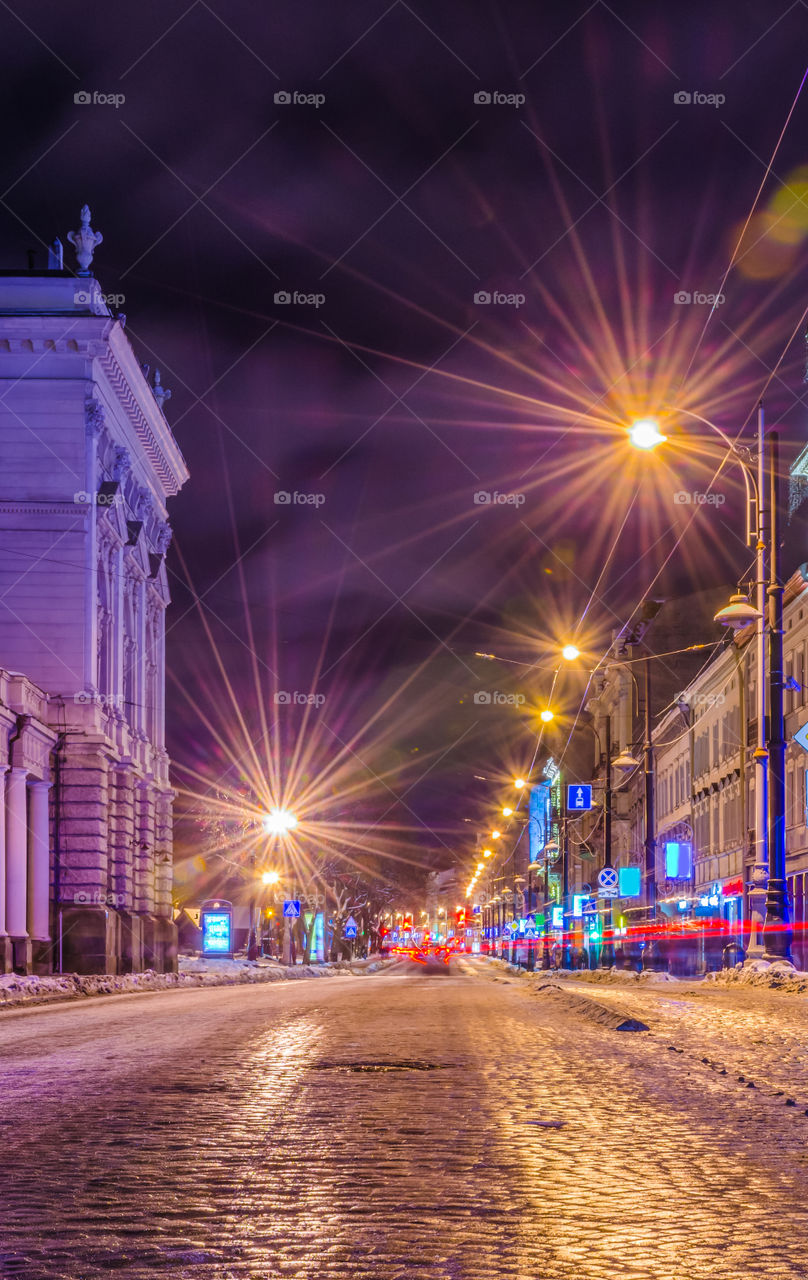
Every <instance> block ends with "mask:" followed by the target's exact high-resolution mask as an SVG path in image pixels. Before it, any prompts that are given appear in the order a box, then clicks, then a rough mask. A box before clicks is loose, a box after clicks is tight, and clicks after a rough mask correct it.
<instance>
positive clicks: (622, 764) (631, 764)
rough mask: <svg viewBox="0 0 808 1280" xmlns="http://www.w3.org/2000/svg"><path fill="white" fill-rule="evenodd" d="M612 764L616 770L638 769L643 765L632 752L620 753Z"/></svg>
mask: <svg viewBox="0 0 808 1280" xmlns="http://www.w3.org/2000/svg"><path fill="white" fill-rule="evenodd" d="M612 764H613V765H614V767H615V769H636V768H638V766H639V765H640V764H641V761H640V760H638V759H637V757H636V756H633V755H632V754H631V752H630V751H628V750H625V751H621V752H620V755H619V756H617V757H616V759H614V760H613V761H612Z"/></svg>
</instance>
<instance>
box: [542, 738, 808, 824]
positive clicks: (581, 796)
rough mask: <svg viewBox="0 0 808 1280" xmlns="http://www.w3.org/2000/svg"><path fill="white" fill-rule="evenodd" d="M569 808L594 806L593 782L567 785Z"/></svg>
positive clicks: (583, 808)
mask: <svg viewBox="0 0 808 1280" xmlns="http://www.w3.org/2000/svg"><path fill="white" fill-rule="evenodd" d="M806 749H807V750H808V748H806ZM567 808H568V809H578V810H580V811H584V810H586V809H591V808H592V784H591V782H586V783H584V782H576V783H574V784H573V785H572V786H568V787H567Z"/></svg>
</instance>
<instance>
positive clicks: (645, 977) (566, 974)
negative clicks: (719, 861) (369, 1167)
mask: <svg viewBox="0 0 808 1280" xmlns="http://www.w3.org/2000/svg"><path fill="white" fill-rule="evenodd" d="M470 958H473V959H474V960H481V961H484V962H485V963H486V964H489V965H491V966H492V967H495V968H499V969H502V970H504V971H505V972H507V973H511V974H514V975H515V976H517V977H530V976H531V974H530V973H528V972H527V970H525V969H521V968H519V966H518V965H513V964H509V963H508V961H507V960H499V959H496V958H495V957H493V956H474V957H470ZM537 975H544V976H545V977H546V976H548V975H550V976H552V977H553V978H560V979H562V980H566V981H570V982H593V983H597V984H601V983H607V984H613V983H617V984H619V985H623V986H637V985H640V986H645V985H651V986H656V985H658V984H659V985H665V984H668V983H673V984H675V985H678V986H691V987H692V986H693V985H694V984H696V983H700V982H702V981H703V982H709V983H717V984H718V985H719V986H736V985H737V984H738V983H740V984H742V985H744V986H751V987H768V988H770V989H771V990H773V991H784V992H786V993H789V994H793V995H808V974H806V973H803V972H802V971H801V970H799V969H795V968H794V966H793V965H791V964H788V963H787V962H784V961H781V960H772V961H769V960H747V962H746V963H745V964H738V965H735V966H734V967H733V968H730V969H719V970H718V971H717V972H715V973H707V974H705V975H704V977H703V978H701V977H687V978H675V977H673V975H672V974H670V973H664V972H661V973H655V972H654V971H653V970H650V969H649V970H647V971H645V970H644V971H643V972H642V973H637V972H636V971H635V970H633V969H616V968H611V969H574V970H566V969H539V968H537V969H535V970H534V971H533V976H537Z"/></svg>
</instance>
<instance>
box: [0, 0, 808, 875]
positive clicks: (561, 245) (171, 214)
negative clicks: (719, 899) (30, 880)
mask: <svg viewBox="0 0 808 1280" xmlns="http://www.w3.org/2000/svg"><path fill="white" fill-rule="evenodd" d="M0 26H1V27H2V41H3V48H4V52H5V59H4V62H5V69H6V73H5V77H4V84H3V89H2V92H3V95H4V99H5V100H4V104H3V105H4V110H3V118H4V121H5V130H4V144H5V145H4V165H3V168H4V174H3V181H2V201H1V202H0V219H1V220H2V225H1V226H0V244H1V245H2V265H3V266H5V267H7V268H9V267H13V266H15V265H19V266H20V267H21V268H24V266H25V263H26V252H27V251H28V250H29V249H35V250H36V251H37V255H38V261H37V265H38V266H42V267H44V265H45V248H44V246H45V245H46V244H47V243H48V242H49V241H50V240H52V238H53V237H54V236H55V235H59V236H60V238H61V239H62V240H63V242H65V245H66V262H68V263H71V264H72V252H68V250H69V246H68V245H67V243H66V233H67V232H68V231H69V230H71V229H73V228H75V227H76V226H77V225H78V213H79V209H80V207H81V206H82V204H83V203H85V202H87V203H88V204H89V205H90V207H91V209H92V215H93V225H94V227H96V228H97V229H99V230H100V231H101V232H102V233H103V235H104V243H103V245H102V246H101V248H100V249H99V250H98V252H97V254H96V259H95V264H94V265H95V267H96V269H97V275H98V279H99V280H100V282H101V285H102V288H103V289H104V290H105V291H106V292H109V293H118V294H123V295H124V297H125V301H124V303H123V304H122V305H121V307H120V310H122V311H125V312H126V314H127V332H128V334H129V336H130V338H131V340H132V342H133V344H134V346H135V349H136V351H137V352H138V355H139V358H140V359H141V360H142V361H144V362H147V363H149V364H150V365H151V366H152V367H154V366H155V365H157V366H159V368H160V369H161V372H162V377H163V382H164V384H165V385H167V386H169V387H170V388H171V389H172V398H171V400H170V401H169V402H168V403H167V405H166V413H167V417H168V419H169V421H170V422H171V424H172V426H173V428H174V430H175V432H176V436H177V439H178V441H179V443H180V446H181V448H182V450H183V453H184V455H185V457H186V459H187V461H188V464H189V467H190V471H191V480H190V482H189V483H188V485H187V486H186V488H185V489H184V490H183V492H182V493H181V494H180V495H179V497H178V498H176V499H175V500H174V501H173V503H172V505H171V509H170V515H171V519H172V522H173V525H174V529H175V542H174V546H173V548H172V551H171V553H170V557H169V571H170V577H171V584H172V593H173V597H174V604H173V606H172V612H171V614H170V616H169V640H168V661H169V666H170V672H171V677H170V681H169V739H170V749H171V754H172V756H173V758H174V759H175V761H176V762H177V765H178V767H179V768H178V772H177V775H176V776H177V784H178V786H180V787H189V788H190V789H192V790H195V791H197V792H199V793H200V794H206V793H208V792H210V793H215V792H216V791H217V790H221V789H222V788H224V789H225V790H227V789H229V788H232V787H234V786H237V785H239V776H240V771H239V757H240V753H239V742H242V743H243V744H244V746H245V750H246V749H247V746H248V744H249V740H250V738H251V737H252V736H255V737H260V736H261V735H262V734H265V732H266V729H267V725H266V724H265V723H264V722H262V718H261V709H262V705H263V707H265V708H268V709H269V712H268V714H269V718H270V721H271V723H270V725H269V734H270V738H271V739H272V741H273V743H274V746H273V750H274V751H276V752H277V753H278V759H279V760H281V762H283V761H286V760H290V759H292V758H293V757H294V753H295V750H296V749H297V751H298V755H300V752H301V751H302V752H303V754H304V756H305V757H306V759H305V767H304V768H303V772H302V774H301V776H304V777H305V780H306V783H307V785H308V784H309V783H311V784H312V785H314V786H315V787H316V780H317V777H318V775H319V774H320V772H321V771H323V770H324V769H326V767H327V764H328V761H329V759H330V760H333V758H334V756H335V754H336V753H337V752H339V751H341V752H342V753H343V757H342V758H343V760H344V767H343V768H342V771H341V773H340V775H339V777H338V778H337V779H336V781H334V782H333V785H332V783H331V782H329V783H328V786H327V788H326V790H327V791H328V796H327V798H326V796H325V795H324V796H323V798H322V806H323V813H324V815H327V816H328V817H329V819H334V820H336V821H339V820H343V819H350V820H351V821H357V822H361V823H366V824H367V827H368V829H370V831H371V835H370V836H369V837H368V838H367V840H365V841H364V842H363V844H362V848H363V849H364V850H365V851H367V850H368V849H370V850H371V851H372V849H373V848H374V847H375V845H374V841H375V839H376V837H377V836H378V837H379V844H378V849H379V852H380V853H381V854H382V855H383V857H384V858H388V857H390V856H391V855H396V856H398V857H400V858H403V859H404V860H405V861H404V862H402V863H394V862H392V861H391V862H390V863H389V867H390V870H391V874H396V875H398V874H402V875H407V874H410V872H408V871H407V867H408V865H410V866H427V865H431V866H449V865H452V863H453V862H454V861H455V859H456V858H457V857H462V856H464V855H465V854H466V853H467V852H468V849H469V848H470V843H469V841H470V836H471V838H472V840H473V832H474V831H475V830H476V829H478V828H479V827H480V824H482V822H483V821H484V820H485V821H487V820H488V819H487V818H486V817H485V815H486V814H489V815H490V813H491V811H492V810H491V806H492V805H493V804H494V803H495V801H497V800H498V799H499V797H500V791H499V790H498V789H497V786H496V785H495V784H496V780H502V781H503V782H504V780H505V779H506V778H508V777H509V776H510V775H511V774H512V771H513V770H514V769H515V768H517V767H522V768H524V767H527V765H528V764H529V762H530V759H531V757H532V754H533V750H534V747H535V744H536V733H537V728H538V721H537V712H538V710H539V709H540V708H541V707H542V706H544V705H546V701H547V699H549V697H550V691H551V686H552V680H553V667H554V666H555V665H556V661H557V659H556V652H557V646H558V645H559V643H561V642H563V641H564V640H565V639H566V638H567V637H568V636H569V635H570V634H571V633H572V632H576V628H578V630H577V632H576V634H577V635H578V638H579V643H580V646H581V648H583V649H585V651H586V653H587V655H591V657H592V659H593V661H592V662H590V663H589V665H590V666H591V665H593V664H594V662H595V661H597V659H598V658H599V657H600V656H601V654H602V653H603V650H604V647H605V645H606V644H608V641H609V639H610V636H611V632H612V629H613V628H616V627H620V626H622V625H623V623H625V622H626V621H627V620H628V619H629V618H630V617H631V615H632V612H633V611H634V610H635V609H636V607H637V605H638V604H639V602H640V601H641V600H642V599H643V597H644V596H645V595H646V594H648V593H649V592H650V593H651V594H657V595H661V596H666V597H668V598H671V599H675V598H676V597H678V596H681V595H687V594H690V593H692V592H694V591H697V590H699V589H701V588H705V587H713V586H716V585H717V584H723V583H726V584H731V583H732V582H733V581H736V580H737V579H738V578H739V577H742V576H743V575H744V573H745V572H746V571H747V567H748V563H749V553H748V552H747V550H746V549H745V547H744V545H743V541H742V539H741V538H739V537H738V534H739V531H740V530H741V524H742V518H743V516H742V507H741V503H740V500H739V493H738V489H737V484H736V479H735V478H733V477H731V476H730V474H729V471H725V472H724V473H722V475H721V477H720V478H719V480H718V481H717V488H716V492H720V493H721V494H722V495H724V496H725V497H726V502H725V503H724V504H723V505H720V506H719V505H716V504H705V505H704V506H703V508H701V509H699V510H695V508H694V507H693V505H692V504H691V505H688V504H683V503H681V502H679V501H677V500H676V495H677V494H680V493H682V492H684V493H691V492H693V491H703V490H706V489H707V487H708V485H709V482H710V479H711V477H712V476H713V474H714V471H715V467H716V464H717V461H718V458H719V456H720V455H719V454H718V453H717V452H716V450H715V447H714V441H713V440H712V439H710V438H709V437H710V433H709V431H707V430H703V431H702V430H700V428H699V424H698V422H697V421H696V420H695V419H693V418H687V417H686V416H682V415H681V414H680V415H678V416H677V414H676V413H675V412H674V411H673V410H672V409H671V406H672V405H673V406H679V407H680V408H686V409H687V410H689V411H690V412H692V413H698V414H701V415H703V416H704V417H706V418H708V419H711V420H714V421H715V422H717V423H718V424H719V425H721V426H722V427H723V428H724V429H725V430H727V431H729V432H730V433H731V434H732V435H736V434H737V433H738V432H742V431H745V433H746V435H747V436H748V435H749V433H750V431H751V427H752V422H753V417H754V412H755V406H756V403H757V400H758V398H759V396H760V395H761V394H762V393H764V391H765V397H766V406H767V416H768V421H769V422H770V424H772V425H775V424H779V426H780V428H781V430H782V435H783V440H784V446H783V452H784V455H785V458H786V461H790V460H791V459H792V458H793V457H794V455H795V453H796V452H797V451H798V449H799V448H801V447H802V443H803V441H804V439H805V435H806V431H805V427H806V412H805V405H804V395H805V387H804V385H803V372H804V338H803V333H804V329H805V324H804V322H803V321H802V312H803V309H804V307H805V306H806V304H808V293H807V292H806V289H805V281H806V270H805V254H804V248H805V237H806V235H807V234H808V167H804V166H808V143H806V141H805V140H806V138H807V137H808V96H807V95H808V91H806V90H803V95H802V96H801V97H799V98H797V95H798V90H799V88H800V82H801V80H802V76H803V73H804V71H805V67H804V60H805V39H804V36H805V31H806V11H805V8H804V6H802V5H796V6H794V7H793V8H790V9H789V8H788V5H787V4H786V3H785V0H783V5H782V15H781V14H780V10H779V6H778V7H777V10H775V9H774V8H773V7H772V6H761V5H755V4H751V3H746V4H740V3H732V4H730V3H722V4H712V5H709V6H705V5H704V4H692V3H691V4H680V5H676V6H671V5H667V4H661V3H656V4H654V3H642V4H633V3H632V4H625V3H621V4H614V5H607V4H605V3H602V2H600V0H596V2H595V3H594V4H591V5H588V4H587V3H586V2H585V0H584V2H583V3H581V4H580V5H555V6H547V5H536V4H528V3H517V2H515V0H514V2H510V3H500V4H468V3H464V4H461V3H457V2H455V0H444V3H441V4H440V5H428V6H427V5H424V4H423V3H416V2H415V0H413V3H408V2H405V0H394V2H393V3H392V4H388V3H387V0H378V2H375V3H369V2H365V0H362V2H361V3H357V2H354V3H351V4H349V5H333V4H325V3H321V2H320V0H317V2H316V3H311V2H306V0H303V2H302V3H298V4H294V5H292V4H289V3H279V4H275V5H261V6H257V5H254V4H248V3H246V0H230V3H229V4H227V5H224V4H222V3H221V0H215V2H214V0H211V2H210V3H208V2H207V0H194V2H193V3H190V4H187V3H186V2H185V0H176V2H175V0H163V2H162V3H160V4H155V3H140V4H138V5H121V4H118V5H113V6H106V5H83V6H75V5H64V4H56V3H53V2H52V0H41V2H40V3H38V4H36V5H35V6H30V5H28V6H24V5H22V4H21V3H20V0H15V3H13V4H6V3H0ZM80 93H84V94H89V95H93V94H96V95H123V97H124V99H125V100H124V101H122V102H119V103H118V105H114V104H112V103H110V102H101V101H96V102H90V103H86V102H83V101H81V100H80V101H78V102H76V101H74V95H76V94H80ZM279 94H280V95H282V97H281V100H280V101H279V100H278V95H279ZM295 95H297V99H296V98H295ZM313 95H316V100H314V101H312V100H311V99H312V96H313ZM676 95H689V96H690V101H688V102H684V101H676ZM284 96H285V97H286V99H291V100H283V99H284ZM700 97H701V99H704V100H700ZM722 98H723V99H724V100H723V101H721V100H720V99H722ZM795 98H797V102H796V106H795V108H794V111H793V115H792V116H791V119H790V121H789V123H788V127H787V129H786V131H785V134H784V137H783V139H782V141H781V142H780V145H779V147H778V139H779V137H780V134H781V131H782V130H783V127H784V125H785V124H786V121H787V118H788V116H789V112H790V110H791V108H792V104H793V103H794V101H795ZM488 99H490V100H488ZM775 151H776V154H775ZM773 155H775V159H774V163H773V164H772V166H771V170H770V172H768V174H767V165H768V164H769V161H770V160H771V158H772V156H773ZM764 178H765V179H766V180H765V183H764V185H763V188H762V190H760V188H761V184H762V183H763V182H764ZM803 197H805V202H803ZM750 214H751V215H752V216H751V218H750V220H749V223H748V226H747V229H746V233H745V235H744V236H743V239H742V240H741V242H740V246H739V237H740V236H741V231H742V228H743V227H744V224H745V222H746V220H747V218H749V215H750ZM731 263H732V269H731V270H730V272H729V274H728V275H726V278H725V273H726V272H727V269H728V267H729V266H730V264H731ZM680 291H684V292H685V293H688V294H690V295H691V298H692V299H694V298H695V299H696V300H695V301H691V302H690V303H680V302H677V301H676V300H675V299H676V295H677V293H679V292H680ZM719 292H723V295H724V300H723V301H722V302H721V303H720V304H719V305H716V306H714V307H713V306H711V304H710V303H709V302H705V301H699V300H698V298H700V297H702V296H708V295H714V294H717V293H719ZM279 293H281V294H290V295H293V300H292V301H290V302H286V303H284V302H283V301H280V300H278V301H276V294H279ZM480 294H483V295H490V296H491V297H498V298H499V299H500V300H499V301H491V302H490V303H489V302H480V301H479V300H478V301H475V295H477V296H478V298H479V295H480ZM295 295H297V296H296V298H295ZM643 412H653V413H657V414H659V415H660V417H661V419H663V420H664V421H665V422H666V423H667V428H666V429H668V430H669V434H671V435H672V436H673V437H675V438H674V439H673V440H672V449H671V452H670V453H669V454H668V458H667V461H658V460H657V459H656V458H654V459H653V460H649V459H643V458H641V457H639V456H638V455H637V454H636V453H634V452H633V451H631V450H630V448H629V447H628V446H627V444H626V443H625V441H626V436H625V430H624V428H625V426H626V423H627V421H629V420H630V418H631V416H632V415H635V414H637V413H643ZM649 464H650V465H649ZM279 492H281V493H288V494H290V495H298V500H297V501H292V502H290V503H283V502H281V503H278V502H277V501H276V495H277V494H278V493H279ZM480 493H483V494H499V495H501V498H500V500H499V501H491V502H488V503H481V502H479V501H476V502H475V495H479V494H480ZM683 535H684V536H683ZM680 539H681V541H679V540H680ZM791 542H792V543H794V549H793V551H792V550H791V549H790V550H789V556H790V560H789V563H788V564H787V566H786V568H787V569H788V570H789V571H790V570H791V569H793V568H794V567H796V564H797V563H798V562H799V561H800V560H802V559H805V558H806V556H805V554H804V553H803V554H800V545H799V539H798V538H796V537H795V536H794V532H793V531H792V534H791ZM582 619H583V621H581V620H582ZM714 634H715V632H714V631H710V632H709V634H702V633H699V634H698V635H696V634H694V635H693V636H692V639H693V640H694V641H696V640H708V639H711V638H713V636H714ZM475 652H486V653H495V654H497V655H498V656H500V657H503V658H509V659H512V660H515V661H516V662H523V663H528V664H536V665H535V666H534V668H533V669H530V667H522V666H518V665H515V664H514V662H510V663H503V662H491V661H486V660H484V659H479V658H475V656H474V654H475ZM583 683H584V680H583V678H575V677H567V678H566V681H565V682H564V683H563V684H559V685H557V686H556V690H555V692H554V694H553V697H554V700H555V701H556V702H559V703H560V710H563V711H564V712H566V714H567V716H568V717H572V716H574V714H575V712H576V711H577V708H578V704H579V702H580V697H581V692H582V689H583ZM481 690H482V691H488V692H498V693H505V694H514V695H519V696H520V697H523V698H524V703H523V704H522V705H517V706H514V705H509V704H507V703H504V702H502V703H500V705H494V704H493V703H491V704H489V705H480V704H479V703H476V704H475V702H474V694H475V692H479V691H481ZM279 691H282V692H289V693H291V694H292V695H294V693H295V692H297V693H298V694H300V695H302V696H308V695H311V694H317V695H319V696H320V697H322V698H324V699H325V701H324V702H323V703H322V705H320V706H318V707H315V708H313V709H310V710H309V711H308V712H306V710H305V709H304V708H303V707H302V706H301V705H299V704H298V705H295V704H294V701H293V702H292V703H291V704H287V705H284V704H283V703H282V704H280V705H278V704H276V703H275V696H276V694H277V693H278V692H279ZM307 715H308V719H306V716H307ZM239 717H241V720H239ZM570 722H571V721H570V720H568V721H567V723H570ZM557 732H558V733H559V734H560V738H559V740H558V742H557V743H556V746H557V747H558V746H559V745H560V746H561V747H562V748H563V739H564V738H565V734H564V732H563V723H562V728H561V730H559V731H557ZM301 744H304V746H303V747H301ZM346 744H347V745H346ZM188 768H190V769H192V770H193V771H194V776H193V777H192V776H191V775H189V774H188V773H187V772H185V773H183V769H186V770H187V769H188ZM474 775H479V776H480V777H481V778H485V779H489V780H490V781H487V782H480V781H478V780H476V779H475V776H474ZM203 780H204V781H203ZM286 798H287V799H288V798H289V797H286ZM291 799H292V800H294V797H291ZM500 802H501V801H500ZM192 807H193V806H192ZM464 819H470V822H464ZM195 831H196V829H195V827H194V825H193V823H189V822H185V823H181V824H180V837H179V838H180V849H179V850H178V852H179V853H180V854H181V855H184V854H188V855H192V854H193V853H194V852H195V848H194V842H195V841H196V840H197V838H199V840H200V841H201V840H202V837H201V836H200V837H197V835H196V834H195ZM200 847H201V846H200ZM197 852H198V850H197ZM191 865H192V864H190V863H189V864H188V866H191ZM185 875H186V881H187V882H188V883H191V879H190V877H191V876H192V873H191V871H189V870H188V867H186V872H185Z"/></svg>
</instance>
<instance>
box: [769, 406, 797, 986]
mask: <svg viewBox="0 0 808 1280" xmlns="http://www.w3.org/2000/svg"><path fill="white" fill-rule="evenodd" d="M779 443H780V442H779V438H778V435H777V432H774V431H773V432H772V433H771V434H770V436H769V438H768V440H767V441H766V457H767V462H768V472H769V484H770V488H769V529H770V536H771V542H770V552H769V590H768V596H769V602H768V603H769V619H768V621H769V627H768V631H769V739H768V744H767V745H768V751H769V812H768V815H767V816H768V831H769V884H768V892H767V894H766V922H765V925H764V929H763V943H764V955H765V958H766V959H767V960H790V959H791V938H792V930H791V922H790V912H789V903H788V885H787V883H786V812H785V810H786V779H785V758H786V742H785V725H784V723H783V583H782V581H781V577H780V545H779V543H780V519H779V513H780V448H779Z"/></svg>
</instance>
